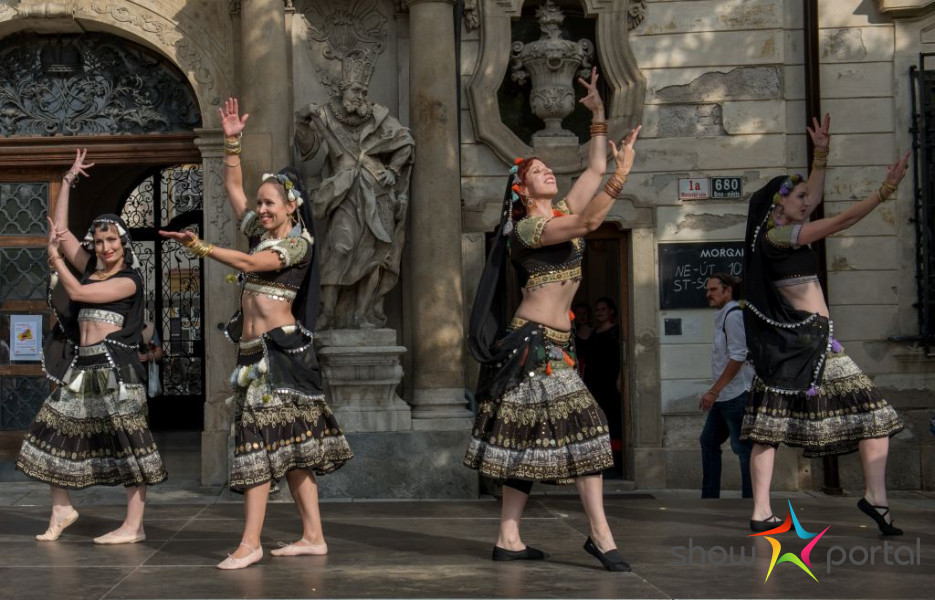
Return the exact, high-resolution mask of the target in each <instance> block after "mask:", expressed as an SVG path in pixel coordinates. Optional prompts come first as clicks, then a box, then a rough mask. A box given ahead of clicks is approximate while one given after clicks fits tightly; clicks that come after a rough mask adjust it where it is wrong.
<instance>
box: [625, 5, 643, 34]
mask: <svg viewBox="0 0 935 600" xmlns="http://www.w3.org/2000/svg"><path fill="white" fill-rule="evenodd" d="M644 19H646V0H630V8H629V10H627V30H629V31H633V30H634V29H636V28H637V27H639V26H640V23H642V22H643V20H644Z"/></svg>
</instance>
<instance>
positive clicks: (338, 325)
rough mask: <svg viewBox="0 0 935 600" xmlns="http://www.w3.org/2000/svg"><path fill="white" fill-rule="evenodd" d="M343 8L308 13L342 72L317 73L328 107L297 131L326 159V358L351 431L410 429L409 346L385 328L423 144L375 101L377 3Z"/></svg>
mask: <svg viewBox="0 0 935 600" xmlns="http://www.w3.org/2000/svg"><path fill="white" fill-rule="evenodd" d="M335 6H337V4H333V5H332V7H331V8H330V9H329V7H328V6H326V5H321V4H316V5H314V8H313V9H311V10H309V12H308V13H306V18H307V19H308V22H309V29H308V44H309V47H310V48H312V49H315V48H320V49H321V52H322V55H323V56H324V57H325V58H326V59H328V60H329V63H330V64H331V65H335V66H337V65H339V66H340V70H339V71H338V69H337V68H334V69H332V70H331V71H327V70H324V69H322V70H320V71H319V79H320V82H321V83H322V85H324V86H325V87H327V88H328V89H329V92H330V95H331V98H330V101H329V102H327V103H320V104H316V103H312V104H308V105H306V106H305V107H303V108H301V109H300V110H299V111H297V114H296V133H295V146H296V150H297V151H298V153H299V155H300V156H301V158H302V159H303V160H309V159H312V158H314V157H315V156H316V155H317V154H318V152H319V151H320V150H321V149H323V148H324V149H325V150H326V153H327V158H326V162H325V165H324V167H323V170H322V173H321V183H320V184H319V185H313V189H310V190H309V192H310V196H311V198H312V199H313V203H314V210H315V217H316V220H317V221H319V222H320V223H321V225H322V227H319V228H318V241H317V247H318V251H319V253H320V254H319V258H320V260H321V271H322V278H321V290H322V310H321V315H320V317H319V319H318V323H317V324H316V330H317V331H318V332H319V335H318V347H319V357H320V359H321V364H322V368H323V371H324V376H325V385H326V388H327V390H326V392H327V394H328V398H329V400H330V401H331V402H332V403H333V407H334V411H335V413H336V415H337V417H338V419H339V422H340V423H341V425H342V427H343V428H344V430H345V431H347V432H354V431H399V430H408V429H410V428H411V421H410V414H409V407H408V405H406V404H405V402H403V401H402V399H400V398H399V397H398V396H397V394H396V388H397V387H398V385H399V383H400V381H401V380H402V375H403V370H402V367H401V366H400V361H399V357H400V355H401V354H402V353H403V352H405V351H406V349H405V348H404V347H402V346H398V345H396V332H395V331H394V330H392V329H383V328H382V327H383V326H384V325H385V324H386V320H387V319H386V315H385V314H384V310H383V300H384V297H385V296H386V295H387V293H389V292H390V291H391V290H392V289H393V288H394V287H395V286H396V283H397V281H398V279H399V268H400V259H401V257H402V251H403V246H404V243H405V230H406V219H407V215H408V206H409V176H410V172H411V169H412V162H413V149H414V146H415V142H414V141H413V139H412V135H411V134H410V132H409V129H407V128H405V127H403V126H402V125H401V124H400V123H399V121H398V120H397V119H396V118H395V117H393V116H391V115H390V114H389V110H388V109H387V108H386V107H384V106H381V105H379V104H375V103H372V102H370V101H369V100H367V94H368V91H369V89H368V88H369V85H370V79H371V76H372V75H373V71H374V67H375V63H376V59H377V57H378V56H379V53H380V52H381V51H382V50H383V47H384V42H383V39H384V37H385V33H383V32H382V25H383V22H384V18H383V16H382V14H381V13H380V12H379V9H378V7H377V6H376V5H374V4H368V3H357V4H355V5H354V6H352V7H351V9H349V10H347V9H343V8H334V7H335ZM354 11H356V12H354Z"/></svg>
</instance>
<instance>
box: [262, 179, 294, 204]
mask: <svg viewBox="0 0 935 600" xmlns="http://www.w3.org/2000/svg"><path fill="white" fill-rule="evenodd" d="M271 180H276V181H278V182H279V183H280V184H281V185H282V187H284V188H286V198H288V199H289V201H290V202H295V203H296V206H302V202H303V201H304V200H303V199H302V194H301V193H299V190H297V189H296V187H295V184H293V183H292V180H291V179H289V177H288V176H287V175H285V174H283V173H263V179H262V181H263V183H266V182H267V181H271Z"/></svg>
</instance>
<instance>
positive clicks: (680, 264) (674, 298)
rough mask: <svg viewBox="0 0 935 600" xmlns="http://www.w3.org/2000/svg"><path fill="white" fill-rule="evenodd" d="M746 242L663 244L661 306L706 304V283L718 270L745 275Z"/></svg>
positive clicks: (660, 275) (661, 257)
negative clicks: (744, 251) (743, 273)
mask: <svg viewBox="0 0 935 600" xmlns="http://www.w3.org/2000/svg"><path fill="white" fill-rule="evenodd" d="M743 247H744V243H743V242H692V243H686V244H659V286H660V287H659V304H660V308H663V309H666V308H706V307H707V306H708V301H707V300H706V299H705V292H704V284H705V282H706V281H707V280H708V278H709V277H711V276H712V275H714V274H715V273H729V274H731V275H733V276H734V277H741V276H742V272H743Z"/></svg>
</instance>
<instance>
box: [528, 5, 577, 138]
mask: <svg viewBox="0 0 935 600" xmlns="http://www.w3.org/2000/svg"><path fill="white" fill-rule="evenodd" d="M536 18H537V20H538V21H539V30H540V31H541V32H542V37H540V38H539V39H538V40H536V41H534V42H530V43H528V44H524V43H523V42H519V41H516V42H513V45H512V52H511V60H512V62H511V68H510V71H511V75H510V76H511V78H512V80H513V81H514V82H515V83H517V84H519V85H524V84H525V83H526V81H527V80H531V83H532V91H531V92H530V94H529V104H530V106H531V107H532V112H533V113H534V114H535V115H536V116H537V117H539V118H540V119H542V120H543V121H544V122H545V128H544V129H541V130H539V131H537V132H536V133H535V134H533V138H538V137H576V136H575V134H574V133H572V132H571V131H568V130H567V129H563V128H562V119H564V118H565V117H567V116H568V115H570V114H571V113H572V111H573V110H574V109H575V91H574V79H575V76H578V77H584V78H587V77H589V76H590V72H591V63H592V61H593V59H594V44H593V43H592V42H591V41H590V40H586V39H583V40H579V41H577V42H572V41H571V40H566V39H562V38H561V33H562V32H561V25H562V22H563V21H564V20H565V15H564V14H563V13H562V10H561V8H559V7H558V6H556V5H555V3H554V2H552V0H548V1H547V2H546V3H545V4H543V5H542V6H540V7H539V8H537V9H536Z"/></svg>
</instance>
